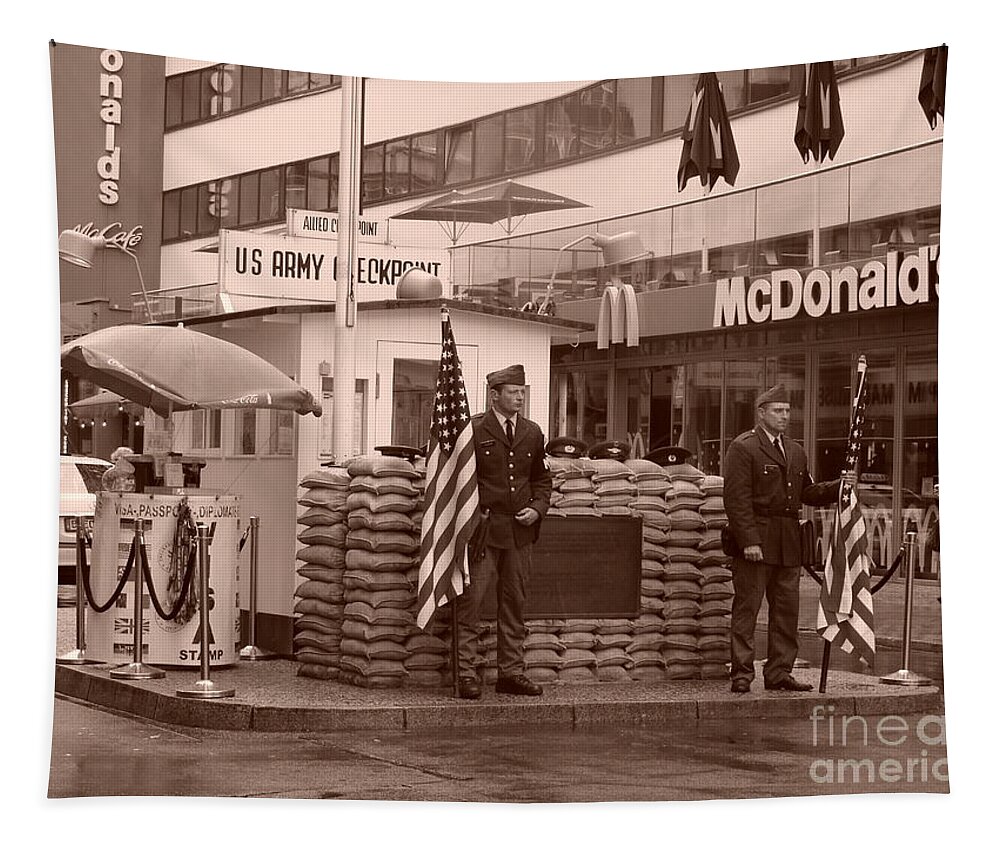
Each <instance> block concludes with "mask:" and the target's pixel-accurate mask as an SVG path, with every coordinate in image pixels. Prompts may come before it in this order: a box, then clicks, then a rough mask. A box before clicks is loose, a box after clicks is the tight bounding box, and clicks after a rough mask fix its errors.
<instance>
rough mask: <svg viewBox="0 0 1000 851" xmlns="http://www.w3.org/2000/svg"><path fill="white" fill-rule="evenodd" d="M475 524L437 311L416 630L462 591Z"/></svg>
mask: <svg viewBox="0 0 1000 851" xmlns="http://www.w3.org/2000/svg"><path fill="white" fill-rule="evenodd" d="M478 520H479V484H478V481H477V479H476V443H475V440H474V439H473V436H472V417H471V415H470V413H469V398H468V396H467V395H466V392H465V381H464V379H463V378H462V365H461V363H459V360H458V350H457V349H456V347H455V337H454V335H453V334H452V331H451V318H450V317H449V316H448V311H447V310H445V309H442V310H441V364H440V366H439V367H438V376H437V391H436V393H435V396H434V413H433V415H432V417H431V437H430V443H429V445H428V449H427V486H426V489H425V491H424V519H423V523H422V525H421V535H420V575H419V580H418V583H417V626H419V627H420V628H421V629H423V628H424V627H426V626H427V624H428V623H429V622H430V620H431V617H432V616H433V615H434V612H435V610H436V609H437V608H438V606H442V605H444V604H445V603H447V602H449V601H450V600H454V599H455V598H456V597H457V596H458V595H459V594H461V593H462V592H463V591H464V590H465V585H466V584H467V581H468V577H469V562H468V543H469V538H471V537H472V533H473V532H474V531H475V529H476V524H477V522H478Z"/></svg>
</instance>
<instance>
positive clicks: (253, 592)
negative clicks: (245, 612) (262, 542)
mask: <svg viewBox="0 0 1000 851" xmlns="http://www.w3.org/2000/svg"><path fill="white" fill-rule="evenodd" d="M259 536H260V518H259V517H257V516H256V515H254V516H252V517H251V518H250V643H249V644H247V646H246V647H244V648H242V649H241V650H240V660H241V661H243V662H257V661H261V660H263V659H273V658H274V654H273V653H265V652H264V651H263V650H261V649H260V648H259V647H257V553H258V552H260V548H259Z"/></svg>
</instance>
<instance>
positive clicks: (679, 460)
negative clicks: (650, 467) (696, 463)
mask: <svg viewBox="0 0 1000 851" xmlns="http://www.w3.org/2000/svg"><path fill="white" fill-rule="evenodd" d="M690 457H691V450H690V449H685V448H684V447H683V446H660V447H658V448H656V449H654V450H653V451H652V452H650V453H649V454H648V455H647V456H646V459H645V460H647V461H652V462H653V463H654V464H659V465H660V466H661V467H669V466H672V465H673V464H684V463H685V462H686V461H687V460H688V458H690Z"/></svg>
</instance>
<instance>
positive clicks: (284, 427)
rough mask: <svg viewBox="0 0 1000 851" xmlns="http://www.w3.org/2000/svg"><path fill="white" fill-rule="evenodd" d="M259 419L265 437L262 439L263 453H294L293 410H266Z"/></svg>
mask: <svg viewBox="0 0 1000 851" xmlns="http://www.w3.org/2000/svg"><path fill="white" fill-rule="evenodd" d="M261 419H262V420H263V421H264V428H265V430H266V433H267V437H266V439H265V440H264V454H265V455H294V454H295V412H294V411H278V410H268V411H265V412H264V413H263V416H262V417H261Z"/></svg>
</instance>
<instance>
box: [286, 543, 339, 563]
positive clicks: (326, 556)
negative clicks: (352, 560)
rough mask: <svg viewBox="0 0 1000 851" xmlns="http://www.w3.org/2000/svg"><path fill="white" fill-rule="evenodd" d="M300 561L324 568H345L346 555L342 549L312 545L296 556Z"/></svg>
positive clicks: (324, 545)
mask: <svg viewBox="0 0 1000 851" xmlns="http://www.w3.org/2000/svg"><path fill="white" fill-rule="evenodd" d="M295 558H297V559H298V560H299V561H304V562H308V563H310V564H319V565H322V566H323V567H334V568H337V567H344V566H345V558H346V556H345V554H344V550H343V549H341V548H340V547H331V546H329V545H326V544H311V545H310V546H308V547H304V548H303V549H301V550H299V551H298V552H297V553H296V554H295Z"/></svg>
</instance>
